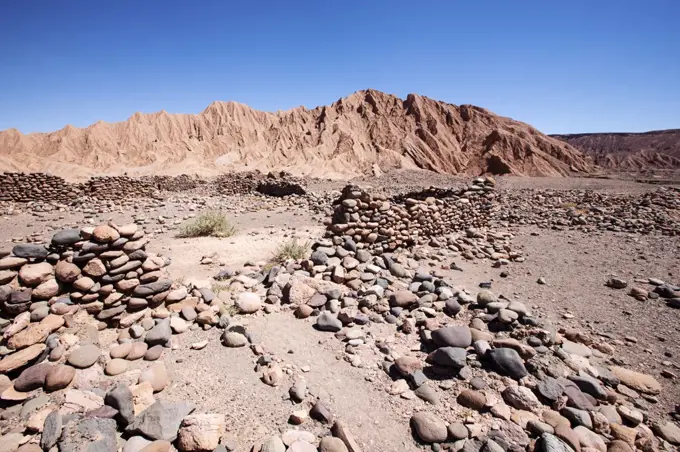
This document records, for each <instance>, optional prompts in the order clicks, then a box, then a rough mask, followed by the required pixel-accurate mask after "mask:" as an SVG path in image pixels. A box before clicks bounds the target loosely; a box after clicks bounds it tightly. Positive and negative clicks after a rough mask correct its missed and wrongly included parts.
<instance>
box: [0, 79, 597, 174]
mask: <svg viewBox="0 0 680 452" xmlns="http://www.w3.org/2000/svg"><path fill="white" fill-rule="evenodd" d="M102 108H105V107H102ZM395 168H405V169H417V168H422V169H426V170H431V171H436V172H440V173H450V174H470V175H479V174H485V173H492V174H516V175H527V176H547V175H552V176H554V175H568V174H570V173H571V172H573V171H579V172H590V171H591V170H592V169H593V165H592V163H591V161H590V160H589V159H586V158H584V156H583V155H581V153H580V152H579V151H577V150H576V149H574V148H573V147H571V146H570V145H568V144H565V143H564V142H562V141H559V140H557V139H554V138H551V137H548V136H546V135H544V134H542V133H541V132H539V131H538V130H536V129H534V128H533V127H531V126H529V125H527V124H524V123H521V122H518V121H515V120H512V119H509V118H504V117H501V116H497V115H495V114H493V113H491V112H490V111H488V110H485V109H483V108H480V107H475V106H472V105H461V106H456V105H451V104H447V103H444V102H439V101H436V100H433V99H428V98H427V97H423V96H419V95H416V94H409V95H408V97H407V98H406V99H400V98H399V97H396V96H393V95H390V94H385V93H382V92H380V91H374V90H366V91H358V92H356V93H354V94H352V95H350V96H349V97H346V98H343V99H340V100H338V101H337V102H335V103H333V104H331V105H329V106H324V107H317V108H314V109H312V110H309V109H307V108H304V107H298V108H295V109H292V110H289V111H283V112H276V113H268V112H263V111H258V110H254V109H252V108H250V107H248V106H246V105H243V104H239V103H236V102H214V103H212V104H210V106H208V108H206V109H205V110H204V111H203V112H202V113H200V114H198V115H191V114H169V113H167V112H165V111H161V112H159V113H152V114H142V113H135V114H134V115H132V117H130V118H129V119H128V120H127V121H124V122H119V123H112V124H110V123H105V122H102V121H100V122H97V123H96V124H93V125H91V126H90V127H87V128H83V129H80V128H76V127H73V126H66V127H64V128H63V129H61V130H59V131H56V132H52V133H34V134H28V135H24V134H21V133H20V132H19V131H17V130H15V129H10V130H7V131H4V132H0V170H3V169H4V170H30V171H50V172H52V173H53V174H57V175H63V176H65V177H71V178H72V177H77V176H88V175H91V174H99V173H112V174H115V173H122V172H128V173H129V174H131V175H134V174H144V173H147V174H148V173H156V174H177V173H201V174H210V173H213V174H214V173H219V172H225V171H242V170H252V169H259V170H261V171H270V170H287V171H290V172H291V173H293V174H295V175H311V176H319V177H334V178H348V177H352V176H356V175H360V174H372V173H378V172H380V171H385V170H390V169H395Z"/></svg>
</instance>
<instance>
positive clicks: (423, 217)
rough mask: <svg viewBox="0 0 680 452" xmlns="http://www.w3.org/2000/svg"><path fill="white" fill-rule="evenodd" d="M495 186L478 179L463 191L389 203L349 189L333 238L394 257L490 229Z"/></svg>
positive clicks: (342, 198)
mask: <svg viewBox="0 0 680 452" xmlns="http://www.w3.org/2000/svg"><path fill="white" fill-rule="evenodd" d="M494 185H495V182H494V180H493V179H491V178H486V179H484V178H478V179H475V181H474V183H473V184H472V185H470V186H467V187H464V188H460V189H441V188H430V189H427V190H423V191H419V192H411V193H407V194H403V195H398V196H394V197H391V198H388V197H387V196H385V195H382V194H370V193H368V192H367V191H366V190H363V189H361V188H359V187H357V186H354V185H348V186H346V187H345V188H344V189H343V191H342V194H341V196H340V198H339V199H338V200H337V201H336V203H337V206H336V208H335V211H334V214H333V217H332V219H331V221H330V224H329V225H328V231H329V235H331V236H349V237H351V238H352V239H353V240H354V241H355V242H356V243H358V244H359V243H361V244H363V246H364V247H366V248H368V249H372V250H383V251H393V250H395V249H398V248H406V247H410V246H413V245H416V244H423V243H428V242H430V241H431V240H432V239H434V238H437V237H441V236H444V235H446V234H449V233H451V232H455V231H461V230H466V229H470V228H481V227H485V226H487V225H488V222H489V218H490V214H491V212H492V210H493V209H494V207H495V204H496V203H495V199H496V195H495V193H494Z"/></svg>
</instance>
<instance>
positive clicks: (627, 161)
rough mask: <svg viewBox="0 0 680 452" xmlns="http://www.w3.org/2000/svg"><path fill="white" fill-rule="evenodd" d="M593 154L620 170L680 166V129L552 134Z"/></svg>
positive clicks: (601, 161)
mask: <svg viewBox="0 0 680 452" xmlns="http://www.w3.org/2000/svg"><path fill="white" fill-rule="evenodd" d="M551 136H552V137H553V138H557V139H560V140H562V141H565V142H566V143H569V144H570V145H572V146H574V147H575V148H576V149H578V150H580V151H581V152H583V153H584V154H586V155H590V156H592V157H593V159H594V160H595V162H596V163H597V164H598V165H600V166H603V167H606V168H611V169H622V170H646V169H672V168H680V129H669V130H655V131H651V132H644V133H580V134H572V135H551Z"/></svg>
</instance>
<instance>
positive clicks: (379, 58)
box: [0, 0, 680, 133]
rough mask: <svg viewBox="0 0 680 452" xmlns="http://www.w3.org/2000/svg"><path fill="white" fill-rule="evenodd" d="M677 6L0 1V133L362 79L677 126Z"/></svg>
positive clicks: (576, 128) (311, 99)
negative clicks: (7, 129) (14, 128)
mask: <svg viewBox="0 0 680 452" xmlns="http://www.w3.org/2000/svg"><path fill="white" fill-rule="evenodd" d="M679 19H680V0H635V1H632V0H617V1H611V0H568V1H553V0H540V1H537V0H497V1H483V0H480V1H469V0H467V1H454V0H447V1H443V0H442V1H428V0H421V1H418V2H416V1H402V0H390V1H382V0H364V1H354V0H339V1H324V0H315V1H295V0H284V1H281V0H277V1H269V0H261V1H248V2H234V1H228V0H223V1H201V0H196V1H186V0H181V1H178V0H155V1H154V0H135V1H129V0H116V1H111V2H109V1H96V0H87V1H69V0H42V1H30V0H26V1H12V0H6V1H3V2H0V129H6V128H9V127H16V128H18V129H20V130H21V131H23V132H32V131H50V130H55V129H58V128H61V127H63V126H64V125H66V124H73V125H76V126H86V125H88V124H91V123H93V122H96V121H97V120H99V119H103V120H105V121H121V120H125V119H126V118H128V117H129V116H130V115H132V114H133V113H134V112H136V111H143V112H153V111H158V110H161V109H165V110H167V111H169V112H171V113H198V112H200V111H201V110H203V109H204V108H205V107H206V106H207V105H208V104H209V103H210V102H212V101H214V100H236V101H239V102H243V103H246V104H248V105H250V106H252V107H254V108H257V109H262V110H269V111H275V110H278V109H289V108H292V107H295V106H298V105H305V106H307V107H315V106H318V105H324V104H328V103H330V102H333V101H335V100H337V99H338V98H340V97H344V96H347V95H349V94H351V93H352V92H354V91H356V90H359V89H365V88H375V89H378V90H381V91H386V92H389V93H393V94H397V95H399V96H401V97H405V96H406V94H408V93H419V94H423V95H426V96H428V97H432V98H435V99H440V100H444V101H447V102H450V103H454V104H464V103H471V104H475V105H479V106H482V107H485V108H488V109H490V110H492V111H495V112H496V113H498V114H502V115H504V116H510V117H513V118H515V119H519V120H522V121H525V122H528V123H530V124H532V125H534V126H536V127H538V128H539V129H540V130H542V131H544V132H547V133H561V132H565V133H566V132H596V131H644V130H650V129H662V128H678V127H680V22H678V20H679Z"/></svg>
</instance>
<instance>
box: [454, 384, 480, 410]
mask: <svg viewBox="0 0 680 452" xmlns="http://www.w3.org/2000/svg"><path fill="white" fill-rule="evenodd" d="M456 400H457V401H458V403H459V404H461V405H463V406H464V407H467V408H472V409H473V410H477V411H479V410H481V409H483V408H484V407H485V406H486V397H485V396H484V394H483V393H482V392H479V391H473V390H471V389H464V390H463V391H461V393H460V394H458V398H457V399H456Z"/></svg>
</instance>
